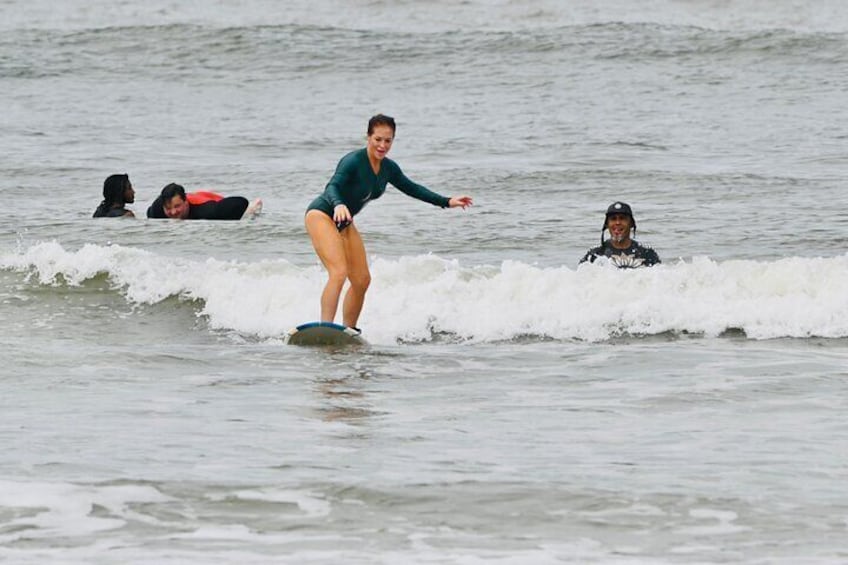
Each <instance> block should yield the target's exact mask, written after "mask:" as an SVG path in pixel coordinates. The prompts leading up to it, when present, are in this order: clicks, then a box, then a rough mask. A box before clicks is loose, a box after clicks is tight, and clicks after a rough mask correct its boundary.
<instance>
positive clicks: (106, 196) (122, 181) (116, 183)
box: [92, 173, 130, 218]
mask: <svg viewBox="0 0 848 565" xmlns="http://www.w3.org/2000/svg"><path fill="white" fill-rule="evenodd" d="M128 186H130V176H129V175H128V174H126V173H124V174H122V175H109V176H108V177H106V180H105V181H103V202H101V203H100V205H99V206H98V207H97V210H95V211H94V215H93V216H92V217H94V218H101V217H103V216H105V215H106V214H108V213H109V210H111V209H112V208H123V207H124V193H125V192H126V190H127V187H128ZM116 205H117V206H116Z"/></svg>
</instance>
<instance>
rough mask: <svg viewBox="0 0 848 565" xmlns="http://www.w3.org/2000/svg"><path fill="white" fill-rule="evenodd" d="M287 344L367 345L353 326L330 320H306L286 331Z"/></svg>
mask: <svg viewBox="0 0 848 565" xmlns="http://www.w3.org/2000/svg"><path fill="white" fill-rule="evenodd" d="M285 342H286V344H288V345H368V342H367V341H365V338H363V337H362V334H361V333H359V332H358V331H356V330H355V329H353V328H348V327H347V326H342V325H341V324H334V323H332V322H308V323H306V324H301V325H299V326H297V327H296V328H293V329H291V330H289V331H288V333H287V334H286V338H285Z"/></svg>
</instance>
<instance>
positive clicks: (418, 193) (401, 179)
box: [389, 162, 450, 208]
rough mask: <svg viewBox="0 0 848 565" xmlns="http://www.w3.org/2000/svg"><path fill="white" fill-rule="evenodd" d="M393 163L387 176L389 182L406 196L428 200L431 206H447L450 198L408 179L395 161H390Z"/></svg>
mask: <svg viewBox="0 0 848 565" xmlns="http://www.w3.org/2000/svg"><path fill="white" fill-rule="evenodd" d="M392 165H394V166H393V167H392V170H391V176H390V177H389V182H390V183H392V185H393V186H394V187H395V188H397V189H398V190H400V191H401V192H403V193H404V194H406V195H407V196H411V197H413V198H417V199H418V200H422V201H424V202H428V203H430V204H432V205H433V206H441V207H442V208H447V207H448V206H449V205H450V198H448V197H447V196H442V195H441V194H437V193H435V192H433V191H432V190H430V189H429V188H427V187H424V186H421V185H420V184H416V183H414V182H412V181H411V180H409V178H407V176H406V175H405V174H403V171H401V170H400V167H399V166H398V165H397V163H394V162H393V163H392Z"/></svg>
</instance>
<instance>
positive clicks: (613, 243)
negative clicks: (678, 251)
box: [580, 202, 660, 269]
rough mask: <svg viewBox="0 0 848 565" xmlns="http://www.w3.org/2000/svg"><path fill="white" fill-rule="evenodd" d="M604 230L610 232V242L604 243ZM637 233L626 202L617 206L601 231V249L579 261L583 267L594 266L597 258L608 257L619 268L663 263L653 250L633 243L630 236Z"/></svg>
mask: <svg viewBox="0 0 848 565" xmlns="http://www.w3.org/2000/svg"><path fill="white" fill-rule="evenodd" d="M604 230H609V233H610V238H609V239H608V240H604ZM631 231H632V232H633V233H634V234H635V233H636V220H635V219H634V218H633V210H631V208H630V206H628V205H627V204H625V203H624V202H614V203H613V204H611V205H610V207H609V208H607V216H606V219H605V220H604V227H603V228H601V245H600V247H595V248H594V249H590V250H589V251H588V252H587V253H586V255H584V256H583V258H582V259H580V262H581V263H584V262H586V261H589V262H590V263H594V262H595V259H597V258H598V257H607V258H608V259H609V261H610V262H611V263H612V264H614V265H616V266H617V267H620V268H631V269H632V268H635V267H651V266H653V265H656V264H657V263H660V258H659V255H657V252H656V251H654V250H653V249H651V248H650V247H647V246H644V245H642V244H640V243H639V242H638V241H636V240H634V239H631V236H630V232H631Z"/></svg>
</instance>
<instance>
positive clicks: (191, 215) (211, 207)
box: [147, 183, 262, 220]
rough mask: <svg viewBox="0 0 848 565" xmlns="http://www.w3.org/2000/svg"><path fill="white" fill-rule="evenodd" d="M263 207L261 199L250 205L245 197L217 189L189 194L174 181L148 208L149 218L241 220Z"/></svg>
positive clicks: (253, 214)
mask: <svg viewBox="0 0 848 565" xmlns="http://www.w3.org/2000/svg"><path fill="white" fill-rule="evenodd" d="M261 209H262V201H261V200H259V199H256V200H254V201H253V203H251V204H248V202H247V198H244V197H243V196H221V195H220V194H217V193H215V192H209V191H199V192H190V193H186V191H185V188H183V187H182V186H180V185H178V184H175V183H171V184H169V185H167V186H166V187H165V188H163V189H162V193H161V194H160V195H159V196H158V197H157V198H156V200H154V201H153V204H151V205H150V207H149V208H148V209H147V217H148V218H171V219H174V220H241V219H242V218H247V217H252V216H255V215H256V214H258V213H259V211H260V210H261Z"/></svg>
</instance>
